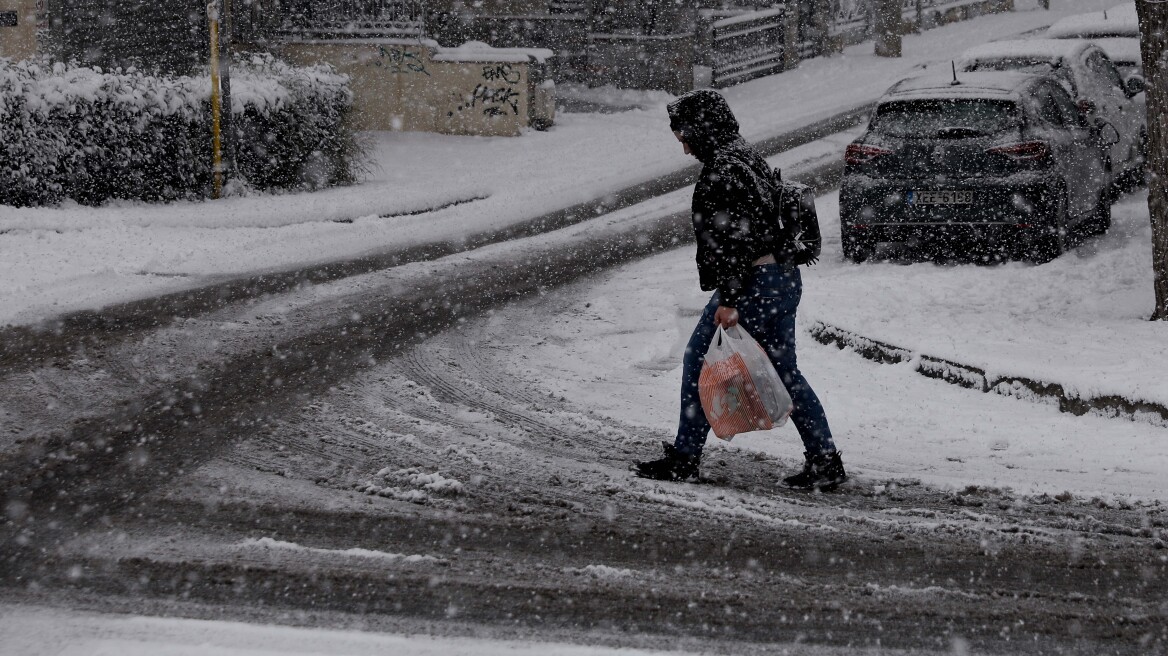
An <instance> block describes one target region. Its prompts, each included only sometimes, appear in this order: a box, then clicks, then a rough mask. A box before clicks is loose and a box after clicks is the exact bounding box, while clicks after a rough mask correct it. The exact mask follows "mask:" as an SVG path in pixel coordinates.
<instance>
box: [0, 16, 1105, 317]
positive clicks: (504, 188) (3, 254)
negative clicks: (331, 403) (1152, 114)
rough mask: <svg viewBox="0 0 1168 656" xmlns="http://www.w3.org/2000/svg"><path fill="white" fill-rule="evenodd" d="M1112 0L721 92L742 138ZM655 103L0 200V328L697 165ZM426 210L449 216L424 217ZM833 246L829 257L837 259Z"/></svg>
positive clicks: (851, 55) (411, 239) (924, 39)
mask: <svg viewBox="0 0 1168 656" xmlns="http://www.w3.org/2000/svg"><path fill="white" fill-rule="evenodd" d="M1112 4H1114V0H1054V2H1052V8H1051V10H1050V11H1018V12H1012V13H1006V14H999V15H991V16H985V17H981V18H978V19H975V20H972V21H968V22H964V23H956V24H952V25H948V26H945V27H942V28H938V29H935V30H931V31H928V32H925V33H923V34H919V35H908V36H906V37H905V40H904V55H905V56H904V57H903V58H901V59H881V58H877V57H874V56H873V55H872V54H871V51H872V45H871V43H865V44H861V45H858V46H855V47H852V48H849V49H847V51H845V52H844V53H843V54H842V55H840V56H835V57H829V58H821V59H813V60H809V61H805V62H803V63H802V64H801V66H800V68H798V69H796V70H793V71H788V72H786V73H783V74H781V75H776V76H772V77H768V78H762V79H759V80H755V81H752V82H749V83H746V84H743V85H740V86H737V87H734V88H731V89H727V90H726V95H727V96H728V98H729V99H730V102H731V104H732V105H733V107H734V109H735V111H736V112H737V113H738V115H739V117H740V119H741V123H742V125H743V130H744V134H745V136H746V137H747V138H749V139H752V140H756V139H760V138H764V137H767V136H772V135H776V134H780V133H783V132H787V131H790V130H793V129H796V128H799V127H801V126H805V125H808V124H811V123H814V122H816V121H818V120H820V119H822V118H823V117H824V116H826V115H829V114H831V113H834V112H837V111H839V110H841V109H845V108H850V107H855V106H857V105H862V104H864V103H866V102H870V101H871V100H873V99H875V98H876V97H878V96H879V95H880V94H881V93H882V92H883V91H884V90H885V89H886V88H887V87H888V86H889V85H890V84H891V83H893V82H895V81H896V80H897V79H900V78H901V77H904V76H906V75H909V74H911V73H912V72H913V71H914V70H918V69H919V67H921V66H922V65H927V64H931V63H937V62H947V61H948V59H949V58H950V57H952V56H955V55H956V54H957V53H959V52H960V51H961V50H962V49H964V48H966V47H968V46H971V45H975V44H978V43H982V42H984V41H987V40H991V39H996V38H1005V37H1010V36H1014V35H1017V34H1019V33H1024V32H1028V31H1033V30H1035V29H1040V28H1042V27H1044V26H1046V25H1049V24H1050V23H1051V22H1053V21H1055V20H1057V19H1059V18H1061V17H1063V16H1066V15H1069V14H1074V13H1079V12H1084V11H1092V10H1098V9H1102V8H1106V7H1109V6H1111V5H1112ZM647 98H649V99H650V100H651V101H652V102H651V103H650V104H651V105H652V104H653V103H656V104H655V105H653V106H651V107H649V108H647V109H643V110H633V111H627V112H621V113H618V114H570V113H563V114H561V115H560V116H559V118H558V121H557V125H556V126H555V127H554V128H553V129H552V130H550V131H549V132H546V133H539V132H532V133H529V134H526V135H524V136H523V137H521V138H517V139H508V138H474V137H452V136H442V135H433V134H420V133H378V134H373V135H370V136H371V138H372V140H373V154H374V160H375V164H376V169H375V171H374V172H373V173H372V174H371V176H370V178H369V180H368V181H367V182H366V183H364V184H362V185H359V186H357V187H352V188H345V189H331V190H327V191H322V192H318V193H312V194H307V193H306V194H290V195H286V196H263V197H245V198H233V199H228V200H224V201H218V202H207V203H175V204H171V205H166V206H156V205H138V204H124V205H115V206H108V207H102V208H96V209H95V208H86V207H77V206H73V207H64V208H54V209H44V208H36V209H14V208H11V207H0V325H5V324H33V323H37V322H40V321H43V320H45V319H49V318H53V317H56V316H59V315H61V314H64V313H67V312H70V311H76V310H84V309H97V308H100V307H102V306H105V305H108V304H110V303H114V302H121V301H129V300H134V299H139V298H144V297H149V296H153V295H159V294H163V293H167V292H173V291H178V290H183V289H191V288H196V287H200V286H203V285H205V284H208V283H209V282H212V281H214V280H219V279H222V278H223V277H235V276H246V275H254V274H259V273H264V272H270V271H277V270H292V269H296V268H298V267H302V266H306V265H312V264H319V263H324V262H330V261H335V260H339V259H346V258H351V257H354V256H358V255H362V254H367V253H371V252H378V251H382V250H385V249H388V248H402V247H408V246H411V245H417V244H424V243H430V242H433V241H435V240H440V239H441V240H445V239H459V238H464V237H466V236H468V235H471V234H475V233H478V232H482V231H484V230H490V229H499V228H503V227H506V226H509V225H513V224H515V223H519V222H521V221H523V220H525V219H527V218H530V217H533V216H538V215H540V214H543V213H546V212H550V211H554V210H558V209H562V208H565V207H568V206H571V205H573V204H576V203H579V202H582V201H586V200H589V199H593V198H596V197H600V196H603V195H604V194H607V193H612V192H614V191H617V190H619V189H623V188H626V187H628V186H630V185H633V184H636V183H639V182H643V181H646V180H651V179H653V178H656V177H658V176H660V175H663V174H666V173H670V172H672V171H676V170H679V169H682V168H684V167H686V166H689V165H690V164H692V160H691V159H690V158H688V157H687V156H685V155H683V154H682V153H681V151H680V148H679V147H678V145H677V143H676V142H675V141H674V140H673V139H672V138H671V137H670V135H669V133H668V125H667V123H666V119H665V114H664V111H663V109H662V108H661V104H663V103H664V102H665V100H666V99H667V98H666V97H664V96H663V95H661V94H657V95H653V94H650V95H648V96H647ZM430 208H441V209H437V210H436V211H429V212H426V211H424V210H427V209H430ZM835 255H836V254H835V253H830V252H829V253H828V257H833V256H835Z"/></svg>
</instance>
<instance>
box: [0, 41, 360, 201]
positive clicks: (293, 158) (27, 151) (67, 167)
mask: <svg viewBox="0 0 1168 656" xmlns="http://www.w3.org/2000/svg"><path fill="white" fill-rule="evenodd" d="M231 72H232V77H231V83H232V84H231V88H232V116H233V117H234V119H235V129H236V134H237V139H236V144H237V146H236V163H237V167H238V173H239V176H240V177H241V178H242V179H243V181H244V183H245V184H246V185H248V186H250V187H252V188H255V189H261V190H268V189H290V188H300V187H306V186H308V187H317V186H323V185H329V184H341V183H346V182H349V181H351V180H352V179H353V178H354V176H355V175H356V174H357V171H358V169H359V167H360V165H361V164H360V162H359V161H358V160H359V159H360V153H359V148H358V147H357V145H356V142H355V141H354V137H353V133H352V131H351V130H350V129H349V127H348V121H347V120H346V117H347V115H348V113H349V110H350V107H351V106H352V93H351V92H350V91H349V88H348V77H347V76H344V75H339V74H337V73H335V72H333V70H332V69H331V68H329V67H327V66H311V67H294V66H290V65H288V64H286V63H283V62H281V61H279V60H276V59H274V58H273V57H271V56H269V55H247V56H244V57H240V58H239V59H238V60H237V61H236V62H235V65H234V66H233V68H232V71H231ZM210 97H211V82H210V77H209V75H203V76H198V77H157V76H154V75H149V74H146V73H143V72H140V71H136V70H133V69H130V70H126V71H123V70H120V69H118V70H114V71H102V70H101V69H98V68H86V67H82V66H77V65H68V64H63V63H55V64H54V63H40V62H35V61H24V62H15V63H14V62H10V61H8V60H4V59H0V204H5V205H45V204H55V203H58V202H60V201H61V200H63V199H67V198H68V199H73V200H75V201H77V202H79V203H84V204H97V203H102V202H104V201H107V200H110V199H115V198H120V199H140V200H171V199H176V198H195V197H201V196H204V195H205V194H206V193H207V191H208V190H209V187H210V181H211V128H210V126H211V102H210Z"/></svg>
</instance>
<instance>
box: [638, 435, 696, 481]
mask: <svg viewBox="0 0 1168 656" xmlns="http://www.w3.org/2000/svg"><path fill="white" fill-rule="evenodd" d="M661 446H663V447H665V457H664V458H661V459H660V460H649V461H646V462H638V463H636V464H635V465H633V472H634V473H635V474H636V475H637V476H640V477H641V478H651V479H653V480H655V481H686V480H690V479H696V478H697V477H698V465H699V464H700V463H701V460H702V457H701V456H700V455H694V456H687V455H685V454H682V453H678V452H677V449H675V448H673V445H672V444H670V443H668V442H662V443H661Z"/></svg>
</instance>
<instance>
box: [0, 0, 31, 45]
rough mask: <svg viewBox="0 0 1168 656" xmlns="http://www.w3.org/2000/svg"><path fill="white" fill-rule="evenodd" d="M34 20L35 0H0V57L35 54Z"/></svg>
mask: <svg viewBox="0 0 1168 656" xmlns="http://www.w3.org/2000/svg"><path fill="white" fill-rule="evenodd" d="M36 22H37V17H36V0H0V57H6V58H8V59H13V60H20V59H28V58H29V57H32V56H33V55H35V54H37V27H36ZM12 23H16V24H15V25H12Z"/></svg>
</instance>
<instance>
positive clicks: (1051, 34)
mask: <svg viewBox="0 0 1168 656" xmlns="http://www.w3.org/2000/svg"><path fill="white" fill-rule="evenodd" d="M1139 35H1140V24H1139V21H1138V20H1137V19H1136V6H1135V4H1134V3H1131V4H1123V5H1118V6H1116V7H1112V8H1111V9H1108V10H1107V11H1093V12H1090V13H1086V14H1075V15H1074V16H1067V17H1066V18H1064V19H1062V20H1060V21H1058V22H1056V23H1055V24H1054V25H1051V26H1050V29H1048V30H1047V31H1046V34H1045V36H1046V38H1048V39H1075V38H1087V39H1090V38H1100V37H1109V36H1127V37H1133V36H1134V37H1139Z"/></svg>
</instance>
